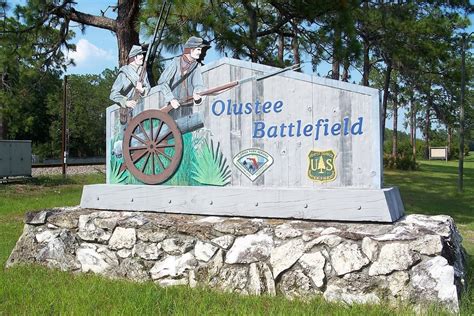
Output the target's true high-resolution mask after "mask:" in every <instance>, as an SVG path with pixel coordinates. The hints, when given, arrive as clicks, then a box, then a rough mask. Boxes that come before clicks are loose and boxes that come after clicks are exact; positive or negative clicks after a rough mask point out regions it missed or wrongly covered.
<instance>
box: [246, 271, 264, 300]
mask: <svg viewBox="0 0 474 316" xmlns="http://www.w3.org/2000/svg"><path fill="white" fill-rule="evenodd" d="M248 291H249V294H251V295H260V294H261V293H262V282H261V280H260V273H259V271H258V268H257V264H256V263H251V264H250V267H249V285H248Z"/></svg>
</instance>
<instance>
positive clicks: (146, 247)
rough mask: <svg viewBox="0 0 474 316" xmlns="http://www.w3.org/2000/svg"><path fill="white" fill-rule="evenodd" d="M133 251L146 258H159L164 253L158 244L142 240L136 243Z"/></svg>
mask: <svg viewBox="0 0 474 316" xmlns="http://www.w3.org/2000/svg"><path fill="white" fill-rule="evenodd" d="M133 253H134V254H136V255H137V256H139V257H140V258H142V259H145V260H157V259H158V258H159V257H160V255H161V254H162V252H161V251H160V249H159V247H158V245H157V244H155V243H145V242H142V241H139V242H137V243H136V244H135V247H134V248H133Z"/></svg>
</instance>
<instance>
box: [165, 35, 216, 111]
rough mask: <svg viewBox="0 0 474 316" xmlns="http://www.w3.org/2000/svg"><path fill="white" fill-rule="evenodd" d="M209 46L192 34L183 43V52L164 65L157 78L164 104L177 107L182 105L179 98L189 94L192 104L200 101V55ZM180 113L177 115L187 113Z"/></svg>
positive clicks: (201, 88)
mask: <svg viewBox="0 0 474 316" xmlns="http://www.w3.org/2000/svg"><path fill="white" fill-rule="evenodd" d="M209 47H210V46H209V45H208V44H207V43H206V42H205V41H203V39H202V38H199V37H195V36H192V37H190V38H189V39H188V40H187V41H186V43H185V44H184V50H183V54H182V55H181V56H178V57H175V58H174V59H173V60H172V61H171V63H170V64H169V65H168V66H167V67H166V69H165V70H164V71H163V73H162V74H161V76H160V79H159V80H158V85H159V86H160V88H161V89H160V90H161V92H162V93H163V96H164V101H165V103H166V104H168V103H170V104H171V106H172V107H173V108H174V109H177V108H179V107H180V105H182V104H180V100H184V99H186V98H187V97H189V96H192V97H193V101H194V104H196V105H199V104H201V103H202V101H203V96H201V95H199V92H201V91H203V90H204V84H203V79H202V74H201V65H200V57H202V55H204V51H205V50H206V49H208V48H209ZM190 110H191V109H190ZM180 114H181V115H178V116H182V115H186V114H188V113H180Z"/></svg>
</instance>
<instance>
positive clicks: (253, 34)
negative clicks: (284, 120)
mask: <svg viewBox="0 0 474 316" xmlns="http://www.w3.org/2000/svg"><path fill="white" fill-rule="evenodd" d="M242 5H243V6H244V8H245V10H246V11H247V14H248V17H249V45H248V49H249V53H250V60H251V61H252V62H254V63H256V62H258V55H257V49H256V46H257V31H258V21H257V10H255V8H254V7H253V6H252V2H251V1H249V0H244V1H242Z"/></svg>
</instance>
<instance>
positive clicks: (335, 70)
mask: <svg viewBox="0 0 474 316" xmlns="http://www.w3.org/2000/svg"><path fill="white" fill-rule="evenodd" d="M340 42H341V31H340V30H337V29H336V30H335V31H334V42H333V50H332V76H331V78H332V79H334V80H339V68H340V65H341V62H340V60H339V45H340Z"/></svg>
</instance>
